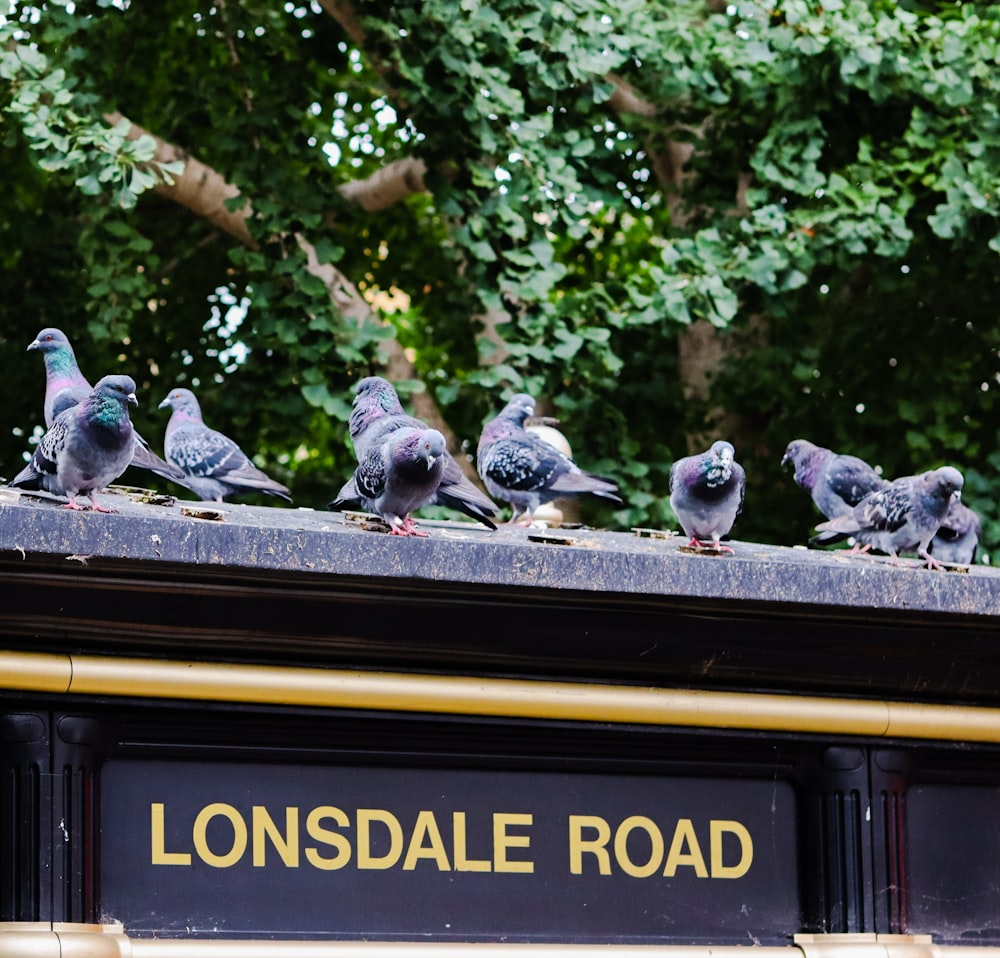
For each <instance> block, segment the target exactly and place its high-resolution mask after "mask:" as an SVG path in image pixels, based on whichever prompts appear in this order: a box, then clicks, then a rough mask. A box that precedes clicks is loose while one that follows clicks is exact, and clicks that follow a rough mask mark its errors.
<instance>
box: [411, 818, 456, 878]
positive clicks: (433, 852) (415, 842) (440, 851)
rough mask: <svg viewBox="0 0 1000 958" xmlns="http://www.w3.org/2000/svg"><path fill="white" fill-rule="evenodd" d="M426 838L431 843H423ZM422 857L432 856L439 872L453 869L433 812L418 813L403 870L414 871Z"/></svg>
mask: <svg viewBox="0 0 1000 958" xmlns="http://www.w3.org/2000/svg"><path fill="white" fill-rule="evenodd" d="M425 838H426V839H427V840H428V841H429V842H430V844H429V845H425V844H423V842H424V839H425ZM421 858H430V859H431V860H432V861H435V862H437V867H438V871H439V872H449V871H451V865H450V864H449V862H448V853H447V852H446V851H445V848H444V841H442V839H441V830H440V829H439V828H438V823H437V819H436V818H435V817H434V813H433V812H428V811H422V812H418V813H417V820H416V822H414V824H413V834H412V835H410V845H409V847H408V848H407V850H406V860H405V861H404V862H403V871H405V872H411V871H413V869H414V868H416V867H417V862H418V861H419V860H420V859H421Z"/></svg>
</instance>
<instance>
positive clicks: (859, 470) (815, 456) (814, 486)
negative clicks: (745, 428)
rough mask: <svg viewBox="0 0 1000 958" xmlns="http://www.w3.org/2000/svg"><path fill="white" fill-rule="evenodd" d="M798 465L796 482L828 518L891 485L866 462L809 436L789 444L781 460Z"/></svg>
mask: <svg viewBox="0 0 1000 958" xmlns="http://www.w3.org/2000/svg"><path fill="white" fill-rule="evenodd" d="M789 462H791V463H793V464H794V466H795V482H796V483H797V484H798V485H799V486H800V487H801V488H802V489H805V490H806V492H808V493H809V495H810V496H812V500H813V502H814V503H815V504H816V507H817V508H818V509H819V511H820V512H822V513H823V515H824V516H826V517H827V518H828V519H833V518H835V517H836V516H842V515H845V514H846V513H848V512H850V511H851V510H852V509H853V508H854V507H855V506H856V505H857V504H858V503H859V502H860V501H861V500H862V499H864V497H865V496H867V495H869V494H870V493H872V492H877V491H878V490H879V489H884V488H885V487H886V486H888V485H889V483H888V481H887V480H886V479H883V478H882V477H881V476H880V475H879V474H878V473H877V472H876V471H875V470H874V469H873V468H872V467H871V466H870V465H868V463H867V462H865V461H864V460H863V459H859V458H858V457H857V456H850V455H844V454H840V453H836V452H833V450H831V449H826V448H824V447H823V446H817V445H814V444H813V443H811V442H809V441H808V440H807V439H795V440H793V441H792V442H790V443H789V444H788V448H787V449H785V455H784V457H783V458H782V460H781V464H782V465H783V466H784V465H785V464H786V463H789Z"/></svg>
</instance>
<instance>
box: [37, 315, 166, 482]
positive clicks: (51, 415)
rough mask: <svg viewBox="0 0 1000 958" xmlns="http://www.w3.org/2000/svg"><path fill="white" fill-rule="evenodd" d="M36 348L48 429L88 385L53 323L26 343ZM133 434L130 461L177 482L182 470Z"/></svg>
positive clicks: (87, 390) (88, 389) (83, 394)
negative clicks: (42, 374) (42, 364)
mask: <svg viewBox="0 0 1000 958" xmlns="http://www.w3.org/2000/svg"><path fill="white" fill-rule="evenodd" d="M35 350H38V351H39V352H41V354H42V358H43V359H44V360H45V404H44V407H43V412H44V415H45V428H46V429H48V428H50V427H51V426H52V423H53V422H55V420H56V417H57V416H58V415H59V414H60V413H61V412H64V411H65V410H66V409H69V408H70V407H71V406H75V405H76V404H77V403H78V402H80V401H81V400H83V399H85V398H86V397H87V396H89V395H90V392H91V385H90V383H89V382H88V381H87V379H86V377H85V376H84V375H83V373H82V372H80V366H79V364H78V363H77V361H76V353H74V352H73V346H72V345H71V344H70V341H69V339H68V338H67V336H66V334H65V333H64V332H63V331H62V330H60V329H56V328H55V327H52V326H49V327H46V328H45V329H43V330H42V331H41V332H40V333H39V334H38V335H37V336H36V337H35V338H34V339H33V340H32V341H31V342H30V343H29V344H28V352H33V351H35ZM132 432H133V435H134V437H135V444H136V445H135V456H134V457H133V458H132V465H133V466H139V467H140V468H141V469H148V470H149V471H150V472H154V473H156V475H158V476H163V478H164V479H170V480H172V481H173V482H176V483H179V484H181V485H186V483H185V482H184V473H183V472H181V471H180V469H178V468H176V467H175V466H172V465H170V464H169V463H168V462H164V460H162V459H161V458H160V457H159V456H158V455H156V453H155V452H153V450H152V449H150V448H149V443H148V442H146V440H145V439H143V438H142V436H140V435H139V433H138V432H136V431H135V430H134V429H133V431H132Z"/></svg>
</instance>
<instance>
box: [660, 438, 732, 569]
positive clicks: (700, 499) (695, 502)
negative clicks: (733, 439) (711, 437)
mask: <svg viewBox="0 0 1000 958" xmlns="http://www.w3.org/2000/svg"><path fill="white" fill-rule="evenodd" d="M734 455H735V450H734V449H733V445H732V443H729V442H726V441H725V440H722V439H720V440H718V441H717V442H713V443H712V448H711V449H709V450H708V451H707V452H703V453H700V454H699V455H696V456H685V457H684V458H683V459H678V460H677V461H676V462H675V463H674V464H673V465H672V466H671V467H670V478H669V489H670V508H671V509H673V510H674V515H675V516H677V521H678V522H680V524H681V528H682V529H683V530H684V534H685V535H686V536H690V537H691V541H690V542H689V543H688V545H689V547H691V548H695V549H706V548H707V549H712V550H713V551H715V552H732V551H733V550H732V548H730V547H729V546H724V545H721V544H720V542H719V540H720V539H721V538H722V537H723V536H725V535H728V534H729V530H730V529H732V527H733V523H734V522H735V521H736V517H737V516H738V515H739V514H740V512H741V511H742V509H743V493H744V490H745V488H746V473H745V472H744V471H743V467H742V466H741V465H740V464H739V463H738V462H736V460H735V459H734V458H733V456H734ZM709 543H710V544H709Z"/></svg>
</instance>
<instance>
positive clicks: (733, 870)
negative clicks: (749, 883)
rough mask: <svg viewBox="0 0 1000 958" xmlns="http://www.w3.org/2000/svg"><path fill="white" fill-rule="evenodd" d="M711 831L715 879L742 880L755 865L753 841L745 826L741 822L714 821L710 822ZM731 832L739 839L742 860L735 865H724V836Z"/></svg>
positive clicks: (713, 875) (713, 874)
mask: <svg viewBox="0 0 1000 958" xmlns="http://www.w3.org/2000/svg"><path fill="white" fill-rule="evenodd" d="M709 828H710V830H711V832H710V834H711V840H710V841H711V849H712V877H713V878H742V877H743V876H744V875H745V874H746V873H747V872H748V871H750V866H751V864H753V839H752V838H751V837H750V832H749V831H747V828H746V826H745V825H743V824H741V823H740V822H727V821H722V820H716V819H712V821H711V822H709ZM726 832H729V833H730V834H731V835H735V836H736V837H737V839H739V843H740V860H739V861H738V862H737V863H736V864H735V865H724V864H723V863H722V836H723V835H724V834H725V833H726Z"/></svg>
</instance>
